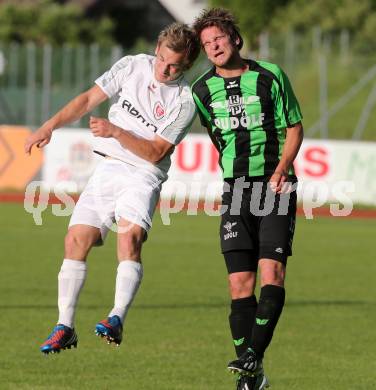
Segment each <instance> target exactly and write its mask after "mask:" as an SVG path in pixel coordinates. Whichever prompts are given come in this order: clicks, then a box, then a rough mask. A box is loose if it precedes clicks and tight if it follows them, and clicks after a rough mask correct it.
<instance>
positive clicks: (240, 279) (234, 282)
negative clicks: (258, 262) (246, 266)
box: [228, 272, 256, 299]
mask: <svg viewBox="0 0 376 390" xmlns="http://www.w3.org/2000/svg"><path fill="white" fill-rule="evenodd" d="M228 280H229V289H230V294H231V298H232V299H239V298H246V297H249V296H251V295H253V293H254V289H255V283H256V273H255V272H235V273H232V274H229V278H228Z"/></svg>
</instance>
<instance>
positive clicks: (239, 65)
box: [215, 55, 249, 78]
mask: <svg viewBox="0 0 376 390" xmlns="http://www.w3.org/2000/svg"><path fill="white" fill-rule="evenodd" d="M248 69H249V66H248V64H247V63H246V61H245V60H243V58H241V57H240V55H238V56H234V57H232V58H230V60H229V61H228V62H227V63H226V64H225V65H223V66H216V67H215V71H216V73H217V74H218V75H219V76H221V77H225V78H230V77H238V76H241V75H242V74H243V73H244V72H247V70H248Z"/></svg>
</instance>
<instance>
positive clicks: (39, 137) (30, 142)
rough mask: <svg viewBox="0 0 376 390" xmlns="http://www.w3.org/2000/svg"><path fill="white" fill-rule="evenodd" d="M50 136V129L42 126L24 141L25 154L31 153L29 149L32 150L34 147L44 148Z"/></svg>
mask: <svg viewBox="0 0 376 390" xmlns="http://www.w3.org/2000/svg"><path fill="white" fill-rule="evenodd" d="M51 136H52V129H51V128H46V127H44V126H42V127H40V128H39V129H38V130H37V131H36V132H34V133H33V134H31V135H29V137H27V138H26V141H25V146H24V149H25V153H29V154H30V153H31V149H32V148H33V146H34V145H36V146H37V147H38V148H43V147H44V146H46V145H47V144H48V143H49V142H50V140H51Z"/></svg>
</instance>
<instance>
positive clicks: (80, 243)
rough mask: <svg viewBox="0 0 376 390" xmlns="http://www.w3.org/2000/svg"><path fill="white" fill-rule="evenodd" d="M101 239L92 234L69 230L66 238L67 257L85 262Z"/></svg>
mask: <svg viewBox="0 0 376 390" xmlns="http://www.w3.org/2000/svg"><path fill="white" fill-rule="evenodd" d="M99 238H100V235H99V236H97V234H92V233H91V232H83V231H82V232H80V231H78V230H77V229H69V230H68V233H67V234H66V236H65V257H67V258H74V259H79V260H81V259H82V260H84V259H85V258H86V256H87V254H88V252H89V251H90V249H91V248H92V246H93V245H94V244H95V242H96V241H97V240H98V239H99Z"/></svg>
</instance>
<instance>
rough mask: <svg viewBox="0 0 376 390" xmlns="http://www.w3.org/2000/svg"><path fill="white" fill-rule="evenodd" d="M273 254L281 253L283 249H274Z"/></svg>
mask: <svg viewBox="0 0 376 390" xmlns="http://www.w3.org/2000/svg"><path fill="white" fill-rule="evenodd" d="M275 252H277V253H283V249H282V248H276V249H275Z"/></svg>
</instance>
